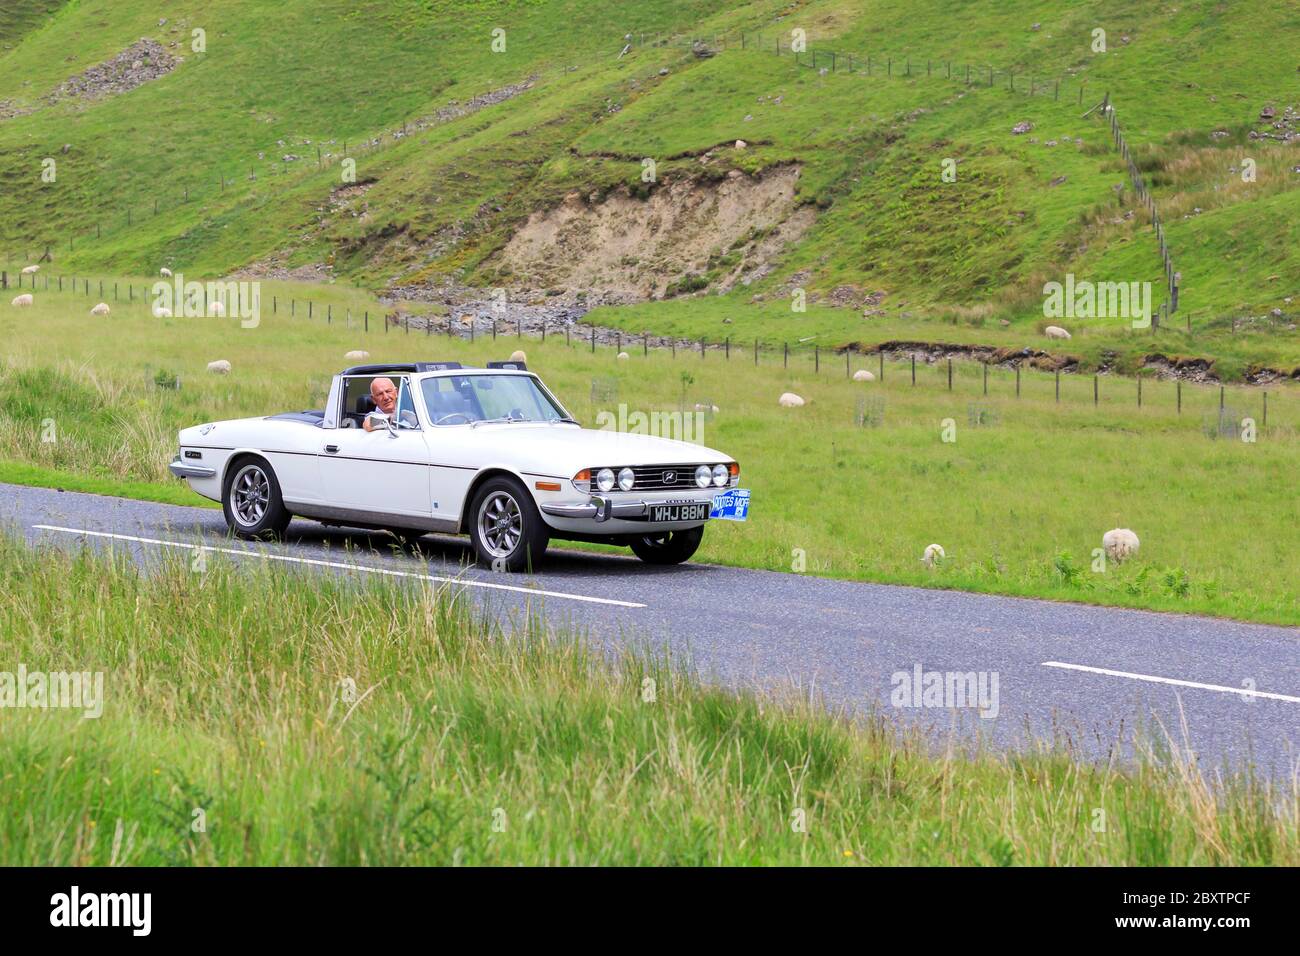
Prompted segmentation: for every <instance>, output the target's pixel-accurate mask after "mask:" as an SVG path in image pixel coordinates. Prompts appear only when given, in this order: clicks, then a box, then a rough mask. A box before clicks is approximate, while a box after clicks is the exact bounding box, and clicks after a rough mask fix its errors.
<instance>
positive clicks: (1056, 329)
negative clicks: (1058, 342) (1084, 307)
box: [1043, 325, 1070, 339]
mask: <svg viewBox="0 0 1300 956" xmlns="http://www.w3.org/2000/svg"><path fill="white" fill-rule="evenodd" d="M1043 334H1044V335H1046V336H1047V337H1048V338H1049V339H1068V338H1069V337H1070V333H1069V332H1067V331H1065V329H1063V328H1061V327H1060V326H1059V325H1049V326H1048V327H1047V328H1045V329H1043Z"/></svg>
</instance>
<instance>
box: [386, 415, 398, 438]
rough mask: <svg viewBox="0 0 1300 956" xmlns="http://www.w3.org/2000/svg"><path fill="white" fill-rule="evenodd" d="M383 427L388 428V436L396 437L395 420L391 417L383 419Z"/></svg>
mask: <svg viewBox="0 0 1300 956" xmlns="http://www.w3.org/2000/svg"><path fill="white" fill-rule="evenodd" d="M384 427H385V428H387V429H388V437H389V438H396V437H397V422H396V421H394V420H393V419H391V418H386V419H384Z"/></svg>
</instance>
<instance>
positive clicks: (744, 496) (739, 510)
mask: <svg viewBox="0 0 1300 956" xmlns="http://www.w3.org/2000/svg"><path fill="white" fill-rule="evenodd" d="M709 517H710V518H721V519H723V520H724V521H745V520H746V519H748V518H749V489H748V488H732V489H731V490H730V491H724V492H723V493H722V494H720V495H718V496H716V497H715V498H714V499H713V511H711V512H710V513H709Z"/></svg>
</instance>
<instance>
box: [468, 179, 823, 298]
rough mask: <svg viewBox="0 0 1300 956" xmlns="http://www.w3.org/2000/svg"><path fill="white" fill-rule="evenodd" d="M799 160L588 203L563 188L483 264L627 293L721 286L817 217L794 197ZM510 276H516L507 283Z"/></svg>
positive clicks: (520, 278)
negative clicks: (556, 201) (561, 196)
mask: <svg viewBox="0 0 1300 956" xmlns="http://www.w3.org/2000/svg"><path fill="white" fill-rule="evenodd" d="M798 180H799V168H798V167H797V166H780V167H776V168H774V169H771V170H768V171H767V172H766V173H764V174H761V175H759V176H747V175H745V174H744V173H740V172H739V171H733V174H732V175H728V176H727V177H725V178H723V179H721V180H716V181H714V180H698V179H696V180H682V181H677V182H672V183H667V182H665V183H662V184H660V186H659V187H658V188H657V189H655V191H654V192H653V193H651V194H650V197H649V198H648V199H639V198H637V197H636V196H633V195H632V194H631V192H630V191H628V190H625V189H624V190H619V191H616V192H614V193H611V194H609V195H608V196H606V197H605V198H604V199H603V200H600V201H598V202H594V203H593V202H591V201H590V200H589V199H588V198H584V197H583V196H581V195H580V194H578V193H570V194H569V195H568V196H567V197H565V200H564V202H562V203H561V204H560V205H558V206H556V207H554V208H552V209H547V210H543V211H540V212H536V213H534V214H533V215H532V216H530V217H529V219H528V221H527V222H526V223H525V224H524V225H523V226H522V227H520V228H519V230H518V231H517V232H516V233H515V234H514V236H512V237H511V239H510V241H509V242H508V243H507V244H506V246H505V247H504V248H503V249H502V250H501V251H500V252H499V253H498V254H497V255H496V256H494V257H493V261H492V262H491V263H490V265H493V266H495V267H496V268H497V269H498V270H499V272H498V274H499V275H500V276H501V277H502V278H503V279H504V280H505V281H506V283H507V284H511V285H527V286H542V287H558V288H564V289H588V290H591V291H593V292H597V293H615V294H618V295H621V296H624V297H627V298H629V299H633V300H635V299H648V298H659V297H663V296H665V295H675V294H681V293H685V292H693V291H698V290H701V289H706V288H707V289H711V290H726V289H729V288H731V287H732V286H733V285H735V284H736V283H737V282H740V281H742V277H745V276H747V275H751V276H752V275H753V274H755V273H758V272H760V271H761V268H762V266H763V265H764V264H765V263H766V262H767V261H768V260H770V259H772V258H774V257H775V256H776V255H778V254H779V253H780V251H781V250H782V249H784V248H785V247H786V245H787V244H788V243H790V242H794V241H796V240H797V239H799V238H800V237H801V236H802V235H803V234H804V232H806V231H807V229H808V228H809V226H811V225H812V223H813V220H814V218H815V216H816V212H815V210H814V209H813V208H812V207H810V206H805V205H803V204H801V203H800V201H799V199H798V197H797V196H796V186H797V184H798ZM512 280H513V281H512Z"/></svg>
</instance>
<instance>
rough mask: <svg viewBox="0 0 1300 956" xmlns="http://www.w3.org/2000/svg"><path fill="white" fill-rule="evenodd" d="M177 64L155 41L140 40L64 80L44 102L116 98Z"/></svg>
mask: <svg viewBox="0 0 1300 956" xmlns="http://www.w3.org/2000/svg"><path fill="white" fill-rule="evenodd" d="M180 62H181V61H180V60H179V59H178V58H177V57H174V56H172V55H171V54H170V53H168V52H167V50H166V48H165V47H164V46H163V45H162V44H161V43H159V42H158V41H157V40H150V39H148V38H146V37H141V38H140V39H139V40H137V41H136V42H135V43H132V44H131V45H130V46H129V47H127V48H126V49H125V50H123V51H122V52H121V53H119V54H118V55H117V56H115V57H113V58H112V59H111V60H105V61H104V62H103V63H99V64H96V65H95V66H92V67H90V68H89V69H87V70H83V71H82V72H80V73H78V74H77V75H76V76H74V77H70V78H69V79H67V80H64V81H63V83H61V84H60V85H59V86H58V87H57V88H56V89H55V90H54V92H53V93H50V94H49V95H48V96H47V97H45V101H46V102H47V103H57V102H59V101H60V100H66V99H88V100H98V99H103V98H105V97H108V96H118V95H119V94H122V93H127V92H130V91H131V90H133V89H135V88H136V87H137V86H142V85H144V84H145V83H148V82H149V81H150V80H156V79H158V78H159V77H160V76H166V75H167V74H168V73H170V72H171V71H172V70H174V69H176V67H177V66H179V65H180Z"/></svg>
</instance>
